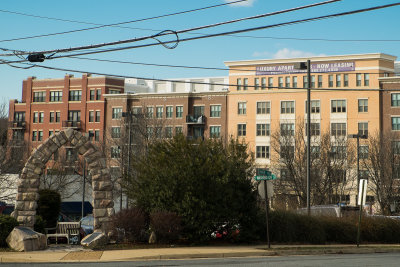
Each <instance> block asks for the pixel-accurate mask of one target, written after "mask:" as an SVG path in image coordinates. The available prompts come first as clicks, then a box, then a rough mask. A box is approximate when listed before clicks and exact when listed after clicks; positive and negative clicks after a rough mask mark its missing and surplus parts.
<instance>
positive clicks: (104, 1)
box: [0, 0, 400, 100]
mask: <svg viewBox="0 0 400 267" xmlns="http://www.w3.org/2000/svg"><path fill="white" fill-rule="evenodd" d="M226 2H232V1H230V0H201V1H194V0H191V1H188V0H186V1H185V0H146V1H142V0H140V1H139V0H130V1H128V0H113V1H110V0H96V1H95V0H91V1H89V0H88V1H81V0H79V1H78V0H69V1H50V0H37V1H31V0H19V1H15V0H1V6H0V25H2V26H1V27H0V48H6V49H14V50H24V51H43V50H53V49H60V48H68V47H75V46H84V45H90V44H98V43H104V42H112V41H117V40H125V39H130V38H137V37H143V36H149V35H153V34H156V33H158V32H161V31H164V30H171V31H179V30H182V29H187V28H192V27H197V26H202V25H208V24H213V23H217V22H222V21H227V20H233V19H238V18H243V17H248V16H254V15H258V14H263V13H269V12H273V11H279V10H283V9H289V8H293V7H297V6H302V5H306V4H311V3H316V2H319V1H318V0H315V1H311V0H304V1H303V0H296V1H294V0H280V1H276V0H249V1H244V2H242V3H236V4H234V5H225V6H221V7H215V8H211V9H206V10H201V11H197V12H191V13H186V14H180V15H175V16H169V17H164V18H158V19H152V20H146V21H141V22H136V23H129V24H123V25H120V26H122V27H103V28H99V29H94V30H87V31H80V32H75V33H69V34H59V35H53V36H47V37H41V38H29V39H21V40H14V41H10V39H18V38H25V37H30V36H36V35H44V34H52V33H59V32H65V31H73V30H77V29H85V28H88V27H93V26H96V25H100V24H102V25H104V24H112V23H119V22H126V21H132V20H138V19H144V18H149V17H154V16H159V15H165V14H170V13H175V12H180V11H185V10H191V9H196V8H202V7H207V6H212V5H217V4H222V3H226ZM395 2H396V1H394V0H392V1H388V0H380V1H376V0H362V1H361V0H343V1H340V2H337V3H333V4H328V5H324V6H319V7H313V8H309V9H307V10H300V11H296V12H291V13H286V14H281V15H277V16H271V17H266V18H261V19H256V20H251V21H245V22H239V23H234V24H230V25H224V26H219V27H215V28H210V29H203V30H198V31H195V32H192V33H191V34H180V35H179V38H180V39H184V38H189V37H193V36H198V35H196V34H210V33H219V32H227V31H233V30H239V29H246V28H252V27H259V26H266V25H271V24H276V23H282V22H288V21H292V20H298V19H306V18H311V17H316V16H321V15H328V14H333V13H339V12H344V11H350V10H356V9H361V8H366V7H372V6H377V5H383V4H389V3H395ZM399 14H400V6H396V7H391V8H387V9H382V10H377V11H371V12H365V13H362V14H355V15H350V16H344V17H338V18H331V19H327V20H319V21H314V22H308V23H303V24H296V25H290V26H284V27H278V28H273V29H264V30H259V31H252V32H247V33H241V34H237V35H236V36H225V37H214V38H208V39H203V40H194V41H188V42H181V43H179V44H178V46H177V47H176V48H175V49H166V48H164V47H162V46H152V47H146V48H135V49H130V50H123V51H119V52H109V53H101V54H93V55H87V56H84V57H87V58H92V59H107V60H118V61H128V62H135V63H150V64H169V65H187V66H201V67H217V68H224V67H225V65H224V61H232V60H245V59H270V58H288V57H303V56H305V57H309V56H313V55H341V54H360V53H376V52H382V53H387V54H391V55H394V56H400V36H399V35H398V31H399V28H400V19H399ZM304 39H324V40H304ZM162 40H173V37H169V38H162ZM338 40H341V41H338ZM345 40H386V41H383V42H382V41H379V42H377V41H345ZM396 40H397V41H396ZM153 42H155V40H153V39H149V40H146V41H142V42H137V43H135V44H148V43H153ZM128 45H133V43H132V44H123V45H119V46H118V47H121V46H128ZM0 53H1V54H5V53H8V52H5V51H1V50H0ZM59 55H65V54H56V55H55V56H59ZM0 59H2V60H11V61H15V60H20V59H19V58H18V57H15V56H12V57H9V56H8V57H5V56H0ZM38 64H40V65H44V66H52V67H58V68H66V69H74V70H80V71H86V72H99V73H106V74H118V75H124V76H134V77H150V78H184V77H206V76H223V75H227V71H218V70H201V69H183V68H167V67H156V66H143V65H134V64H120V63H106V62H96V61H90V60H82V59H72V58H59V59H52V60H46V61H45V62H43V63H38ZM14 65H15V66H19V67H25V66H26V65H21V64H14ZM65 73H66V72H65V71H55V70H45V69H41V68H37V67H34V68H30V69H19V68H14V67H11V66H9V65H7V64H0V81H1V82H0V93H1V94H0V95H1V96H2V97H3V98H4V99H6V100H8V99H14V98H15V99H21V94H22V92H21V86H22V81H23V80H24V79H26V78H27V77H28V76H36V77H37V78H38V79H43V78H61V77H63V76H64V75H65ZM68 73H69V72H68ZM73 74H74V75H75V76H76V77H80V76H81V74H79V73H73Z"/></svg>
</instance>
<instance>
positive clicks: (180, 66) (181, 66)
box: [69, 56, 383, 76]
mask: <svg viewBox="0 0 400 267" xmlns="http://www.w3.org/2000/svg"><path fill="white" fill-rule="evenodd" d="M69 58H72V59H79V60H89V61H98V62H108V63H119V64H130V65H142V66H154V67H167V68H183V69H200V70H220V71H229V70H230V69H229V68H218V67H202V66H188V65H170V64H156V63H144V62H131V61H121V60H110V59H98V58H88V57H75V56H71V57H69ZM277 64H280V63H274V64H273V65H277ZM234 70H235V71H246V72H256V70H255V69H236V68H235V69H234ZM296 73H298V74H303V73H302V72H296ZM311 73H316V74H318V73H331V72H313V71H311ZM292 74H295V73H287V72H282V73H279V74H274V76H277V75H292ZM341 74H342V73H341ZM343 74H360V73H343ZM362 74H383V73H380V72H362ZM259 76H271V75H259Z"/></svg>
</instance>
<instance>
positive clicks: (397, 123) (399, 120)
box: [392, 117, 400, 131]
mask: <svg viewBox="0 0 400 267" xmlns="http://www.w3.org/2000/svg"><path fill="white" fill-rule="evenodd" d="M392 130H393V131H399V130H400V117H392Z"/></svg>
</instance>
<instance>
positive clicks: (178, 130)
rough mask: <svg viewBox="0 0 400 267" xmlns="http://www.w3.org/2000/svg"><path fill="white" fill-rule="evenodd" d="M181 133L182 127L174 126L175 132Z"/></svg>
mask: <svg viewBox="0 0 400 267" xmlns="http://www.w3.org/2000/svg"><path fill="white" fill-rule="evenodd" d="M181 133H183V127H182V126H175V134H181Z"/></svg>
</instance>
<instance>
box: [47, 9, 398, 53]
mask: <svg viewBox="0 0 400 267" xmlns="http://www.w3.org/2000/svg"><path fill="white" fill-rule="evenodd" d="M398 5H400V2H397V3H393V4H388V5H380V6H375V7H370V8H364V9H358V10H353V11H347V12H341V13H335V14H330V15H325V16H319V17H313V18H308V19H301V20H294V21H289V22H283V23H277V24H272V25H266V26H259V27H253V28H246V29H242V30H235V31H229V32H222V33H215V34H209V35H205V36H198V37H190V38H185V39H180V40H179V42H187V41H193V40H199V39H206V38H211V37H219V36H225V35H231V34H237V33H243V32H249V31H258V30H264V29H270V28H277V27H282V26H289V25H295V24H300V23H305V22H310V21H316V20H323V19H328V18H333V17H340V16H347V15H353V14H357V13H363V12H368V11H373V10H378V9H383V8H388V7H393V6H398ZM176 33H177V34H179V33H181V31H177V32H176ZM173 42H175V41H165V42H163V43H164V44H166V43H173ZM155 45H159V43H150V44H143V45H136V46H127V47H119V48H111V49H105V50H100V51H97V52H82V53H76V54H72V55H69V56H56V57H52V58H62V57H70V56H82V55H90V54H97V53H104V52H113V51H121V50H127V49H133V48H143V47H150V46H155Z"/></svg>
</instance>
